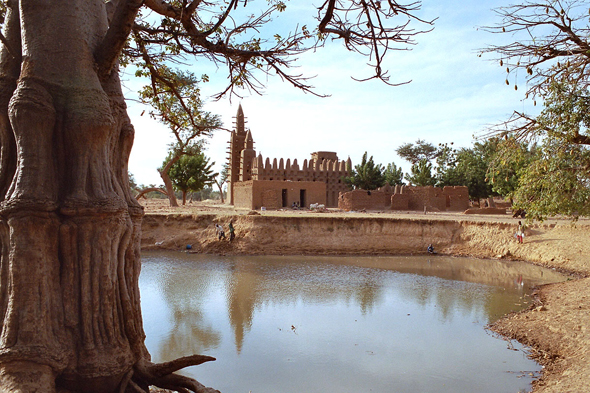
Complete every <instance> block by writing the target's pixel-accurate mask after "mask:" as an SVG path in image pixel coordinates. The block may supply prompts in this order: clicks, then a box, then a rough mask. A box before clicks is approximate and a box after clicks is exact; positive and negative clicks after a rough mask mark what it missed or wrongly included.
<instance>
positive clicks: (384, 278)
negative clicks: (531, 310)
mask: <svg viewBox="0 0 590 393" xmlns="http://www.w3.org/2000/svg"><path fill="white" fill-rule="evenodd" d="M184 258H187V259H188V258H189V257H188V256H186V257H183V259H184ZM190 258H191V259H190V262H189V261H187V262H188V263H179V264H178V265H174V262H169V263H171V264H173V265H172V266H173V267H174V268H173V269H170V274H169V275H167V276H166V279H165V281H164V282H165V284H164V285H163V286H164V288H163V292H164V298H165V300H166V301H167V303H168V307H169V308H170V310H171V311H172V314H173V317H174V326H173V330H172V334H171V335H170V337H169V338H167V339H166V341H165V342H164V343H163V344H162V345H161V346H160V351H161V353H164V354H165V356H161V358H165V359H168V358H176V357H179V356H182V355H185V354H187V353H192V352H196V353H202V352H206V350H208V349H211V348H214V347H217V346H219V343H220V341H221V338H220V333H218V332H216V331H214V330H213V329H212V328H211V327H207V326H206V325H205V321H204V316H203V314H202V311H201V310H202V303H201V302H202V299H204V298H207V297H208V295H209V292H210V291H214V290H215V288H213V287H214V286H215V285H218V284H219V283H221V282H223V284H224V286H225V288H224V289H225V295H226V296H227V313H228V318H229V322H230V324H231V327H232V330H233V335H234V340H235V345H236V350H237V352H238V353H240V352H241V350H242V346H243V342H244V339H245V335H246V334H247V333H248V331H249V330H250V329H251V326H252V323H253V319H254V313H255V311H256V310H257V309H260V307H261V306H262V305H267V306H270V307H275V306H279V307H280V306H282V305H285V304H286V305H294V304H296V303H298V302H303V303H304V304H322V305H330V304H336V305H339V304H347V305H354V306H355V307H356V306H358V307H359V310H360V312H361V313H362V314H363V315H364V314H367V313H371V312H372V311H373V309H374V308H375V306H376V305H378V304H379V303H380V302H382V299H383V296H384V294H385V291H386V290H393V291H395V295H396V296H397V297H400V298H401V299H406V300H407V301H408V302H409V303H412V304H417V305H419V306H422V307H429V306H435V307H436V309H437V313H438V315H439V317H440V318H441V320H442V321H450V320H452V318H453V316H454V315H457V312H460V313H463V314H471V313H473V314H474V315H477V316H478V317H479V318H482V322H487V321H492V320H494V319H495V318H497V317H498V316H500V315H504V314H506V313H508V312H509V311H511V310H513V309H514V308H515V305H514V304H515V303H518V302H519V297H520V296H522V294H523V291H527V290H528V289H527V288H528V285H532V284H534V283H540V282H542V281H543V280H545V279H548V280H551V279H555V277H548V275H550V274H548V273H547V272H546V271H545V273H543V272H542V271H539V270H538V269H540V268H538V267H531V266H528V265H521V266H518V265H517V264H515V263H509V264H507V263H503V262H497V261H478V260H464V259H458V258H446V257H444V256H438V257H436V258H433V259H431V260H430V261H429V260H424V258H423V257H418V258H414V257H402V258H341V257H339V258H331V257H324V258H318V257H316V258H313V259H310V257H299V256H297V257H261V256H256V257H252V256H240V257H229V258H223V262H219V261H215V262H211V261H210V259H209V258H211V257H210V256H199V257H197V256H194V255H193V256H191V257H190ZM175 259H176V258H175ZM197 260H198V262H197ZM207 263H211V266H215V268H213V269H208V268H199V266H204V265H206V264H207ZM523 269H524V270H523ZM398 273H410V274H412V275H415V276H408V275H403V276H401V275H399V274H398ZM543 274H544V275H545V276H543ZM216 275H217V276H216ZM519 275H523V276H524V281H525V282H526V284H525V283H523V282H522V280H520V281H518V282H517V281H516V279H517V278H518V277H519ZM435 277H438V278H435ZM439 278H444V280H440V279H439ZM457 281H462V282H457ZM475 282H477V283H484V284H489V285H498V286H499V287H496V288H492V287H489V288H483V289H482V288H481V286H479V285H473V284H471V283H475ZM507 295H509V296H512V297H508V298H507V297H506V296H507ZM507 299H508V300H507ZM410 307H412V306H411V305H410ZM278 322H280V321H278Z"/></svg>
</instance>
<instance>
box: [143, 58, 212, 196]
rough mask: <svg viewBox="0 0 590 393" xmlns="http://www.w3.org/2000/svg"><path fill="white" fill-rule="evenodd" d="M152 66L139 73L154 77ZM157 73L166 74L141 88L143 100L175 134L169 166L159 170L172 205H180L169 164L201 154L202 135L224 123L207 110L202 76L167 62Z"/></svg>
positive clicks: (155, 115) (208, 134)
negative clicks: (201, 91)
mask: <svg viewBox="0 0 590 393" xmlns="http://www.w3.org/2000/svg"><path fill="white" fill-rule="evenodd" d="M153 67H154V65H148V67H147V68H146V69H145V70H144V71H138V73H140V74H141V75H143V74H142V72H143V73H144V74H145V76H149V75H152V77H153V73H154V72H156V71H155V70H153ZM157 73H158V75H164V77H160V78H154V80H153V83H152V84H150V85H147V86H145V87H144V88H143V89H142V90H141V91H140V99H141V100H142V102H144V103H146V104H150V105H151V106H152V108H154V109H153V110H152V111H150V116H152V117H153V118H154V119H157V120H159V121H161V122H162V123H164V124H166V125H167V126H168V127H169V128H170V131H171V132H172V135H173V137H174V142H173V143H172V144H171V145H170V147H169V149H168V152H169V156H170V158H167V159H166V165H163V166H162V167H160V168H159V169H158V172H159V173H160V177H161V178H162V180H163V181H164V185H165V187H166V193H167V194H168V198H169V199H170V206H178V202H177V201H176V196H175V194H174V191H173V185H172V182H171V180H170V178H169V175H168V172H169V170H170V167H171V166H172V165H174V163H175V162H176V161H178V160H179V159H180V157H182V156H183V155H197V154H199V152H200V151H201V150H202V148H203V144H204V142H203V140H202V139H199V138H202V137H203V136H211V134H212V133H213V131H215V130H217V129H219V128H221V127H222V125H223V123H222V122H221V120H220V118H219V116H218V115H213V114H211V113H209V112H206V111H205V110H204V108H203V106H204V103H203V101H202V100H201V98H200V88H199V84H198V83H199V81H200V79H199V78H197V77H196V76H195V75H194V74H193V73H191V72H188V71H181V70H172V69H170V68H168V67H166V66H165V65H162V66H161V68H159V69H158V70H157Z"/></svg>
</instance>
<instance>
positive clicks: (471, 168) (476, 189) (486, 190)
mask: <svg viewBox="0 0 590 393" xmlns="http://www.w3.org/2000/svg"><path fill="white" fill-rule="evenodd" d="M488 163H489V157H488V156H487V154H485V148H484V145H483V144H481V143H478V142H476V143H475V144H474V147H473V148H471V149H466V148H463V149H460V150H459V151H458V152H457V156H456V164H455V167H454V169H453V172H454V177H455V182H456V183H457V184H449V185H461V186H467V189H468V191H469V197H470V198H472V199H475V200H480V199H481V198H488V197H490V196H492V195H493V190H492V186H491V185H490V184H489V183H488V182H487V181H486V179H487V178H486V174H487V172H488Z"/></svg>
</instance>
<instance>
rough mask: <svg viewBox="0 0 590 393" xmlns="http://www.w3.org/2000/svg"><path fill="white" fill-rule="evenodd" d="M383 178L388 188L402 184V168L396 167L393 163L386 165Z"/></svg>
mask: <svg viewBox="0 0 590 393" xmlns="http://www.w3.org/2000/svg"><path fill="white" fill-rule="evenodd" d="M383 178H384V179H385V182H386V183H388V184H389V185H390V186H395V185H396V184H400V185H401V184H404V172H403V170H402V167H401V166H400V167H398V166H397V165H395V163H394V162H392V163H391V164H387V168H385V171H384V172H383Z"/></svg>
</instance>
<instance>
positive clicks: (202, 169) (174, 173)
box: [168, 152, 218, 205]
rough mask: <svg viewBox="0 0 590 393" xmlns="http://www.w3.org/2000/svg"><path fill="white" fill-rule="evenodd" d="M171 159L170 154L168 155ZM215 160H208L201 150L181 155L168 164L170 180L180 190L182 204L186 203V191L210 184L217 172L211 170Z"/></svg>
mask: <svg viewBox="0 0 590 393" xmlns="http://www.w3.org/2000/svg"><path fill="white" fill-rule="evenodd" d="M168 159H171V155H168ZM213 165H215V162H209V159H208V158H207V157H205V154H203V153H202V152H199V153H197V154H196V155H191V156H189V155H183V156H181V157H180V158H179V159H178V160H177V161H176V162H175V163H174V164H172V165H171V166H170V170H169V176H170V180H171V182H172V184H173V186H174V188H175V189H176V190H179V191H180V192H182V204H183V205H185V204H186V194H187V192H197V191H200V190H202V189H203V188H205V187H206V186H208V185H210V184H212V183H213V182H214V181H215V177H216V176H217V175H218V173H214V172H213V169H212V167H213Z"/></svg>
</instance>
